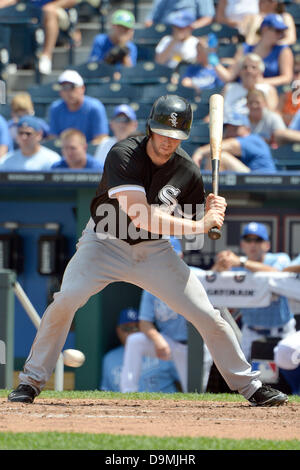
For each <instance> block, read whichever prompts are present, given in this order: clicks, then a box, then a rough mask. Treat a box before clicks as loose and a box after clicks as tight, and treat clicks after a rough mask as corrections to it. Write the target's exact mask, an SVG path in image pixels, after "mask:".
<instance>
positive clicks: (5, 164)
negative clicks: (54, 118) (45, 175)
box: [0, 116, 61, 171]
mask: <svg viewBox="0 0 300 470" xmlns="http://www.w3.org/2000/svg"><path fill="white" fill-rule="evenodd" d="M42 136H43V128H42V125H41V122H40V120H39V119H38V118H36V117H34V116H23V117H22V118H21V119H20V120H19V122H18V133H17V142H18V145H19V149H18V150H15V151H14V152H10V153H8V154H7V155H6V156H5V157H3V158H2V159H1V160H0V170H1V171H22V170H24V171H25V170H28V171H47V170H50V168H51V166H52V164H53V163H55V162H58V161H60V159H61V157H60V156H59V154H58V153H56V152H54V151H52V150H50V149H48V148H46V147H44V146H43V145H41V140H42Z"/></svg>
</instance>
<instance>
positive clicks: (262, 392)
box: [249, 385, 288, 406]
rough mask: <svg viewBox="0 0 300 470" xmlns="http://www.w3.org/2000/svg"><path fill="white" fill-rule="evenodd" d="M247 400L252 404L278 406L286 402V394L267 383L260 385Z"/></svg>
mask: <svg viewBox="0 0 300 470" xmlns="http://www.w3.org/2000/svg"><path fill="white" fill-rule="evenodd" d="M249 401H250V403H251V405H252V406H280V405H284V404H285V403H287V402H288V396H287V395H285V394H284V393H282V392H280V391H279V390H275V389H274V388H271V387H269V385H262V387H260V388H259V389H258V390H256V392H255V393H254V394H253V395H252V397H251V398H249Z"/></svg>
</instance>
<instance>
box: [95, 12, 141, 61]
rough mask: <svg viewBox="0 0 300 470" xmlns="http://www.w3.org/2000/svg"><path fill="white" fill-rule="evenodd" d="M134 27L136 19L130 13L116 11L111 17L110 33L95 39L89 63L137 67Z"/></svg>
mask: <svg viewBox="0 0 300 470" xmlns="http://www.w3.org/2000/svg"><path fill="white" fill-rule="evenodd" d="M134 27H135V18H134V15H133V14H132V13H131V12H130V11H127V10H117V11H115V12H114V13H113V15H112V17H111V26H110V30H109V32H108V33H102V34H98V35H97V36H96V37H95V38H94V41H93V45H92V49H91V53H90V57H89V61H90V62H102V61H104V62H107V63H108V64H111V65H117V66H124V67H133V66H134V65H136V62H137V47H136V45H135V44H134V42H133V36H134Z"/></svg>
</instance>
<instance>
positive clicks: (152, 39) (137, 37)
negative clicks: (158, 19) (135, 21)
mask: <svg viewBox="0 0 300 470" xmlns="http://www.w3.org/2000/svg"><path fill="white" fill-rule="evenodd" d="M171 32H172V28H171V27H170V26H167V25H164V24H154V25H152V26H150V27H149V28H141V29H136V30H135V31H134V37H133V41H134V43H135V44H136V45H147V46H149V45H151V46H156V45H157V44H158V42H159V41H160V40H161V38H162V37H163V36H166V35H168V34H171Z"/></svg>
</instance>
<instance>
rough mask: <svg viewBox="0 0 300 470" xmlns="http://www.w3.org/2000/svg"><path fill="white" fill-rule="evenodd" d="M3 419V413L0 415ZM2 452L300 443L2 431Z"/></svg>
mask: <svg viewBox="0 0 300 470" xmlns="http://www.w3.org/2000/svg"><path fill="white" fill-rule="evenodd" d="M7 394H8V391H7V390H0V397H1V398H3V397H7ZM41 398H46V399H47V398H51V399H52V398H54V399H55V398H62V399H76V398H79V399H127V400H128V399H132V400H137V399H139V400H159V399H172V400H175V401H179V400H195V401H196V400H197V401H212V400H213V401H227V402H243V401H245V399H244V398H243V397H242V396H241V395H239V394H232V393H228V394H227V393H222V394H214V393H204V394H198V393H186V394H182V393H175V394H163V393H130V394H123V393H113V392H101V391H97V390H95V391H92V390H91V391H64V392H56V391H50V390H46V391H44V392H43V393H42V394H41ZM290 403H300V396H290ZM0 417H1V413H0ZM0 449H1V450H18V449H20V450H21V449H22V450H35V449H39V450H46V449H47V450H56V449H57V450H62V449H64V450H74V449H77V450H300V441H298V440H288V441H273V440H264V439H257V440H255V439H241V440H235V439H218V438H206V437H205V438H204V437H203V438H202V437H197V438H190V437H147V436H131V435H110V434H87V433H62V432H40V433H12V432H0Z"/></svg>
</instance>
